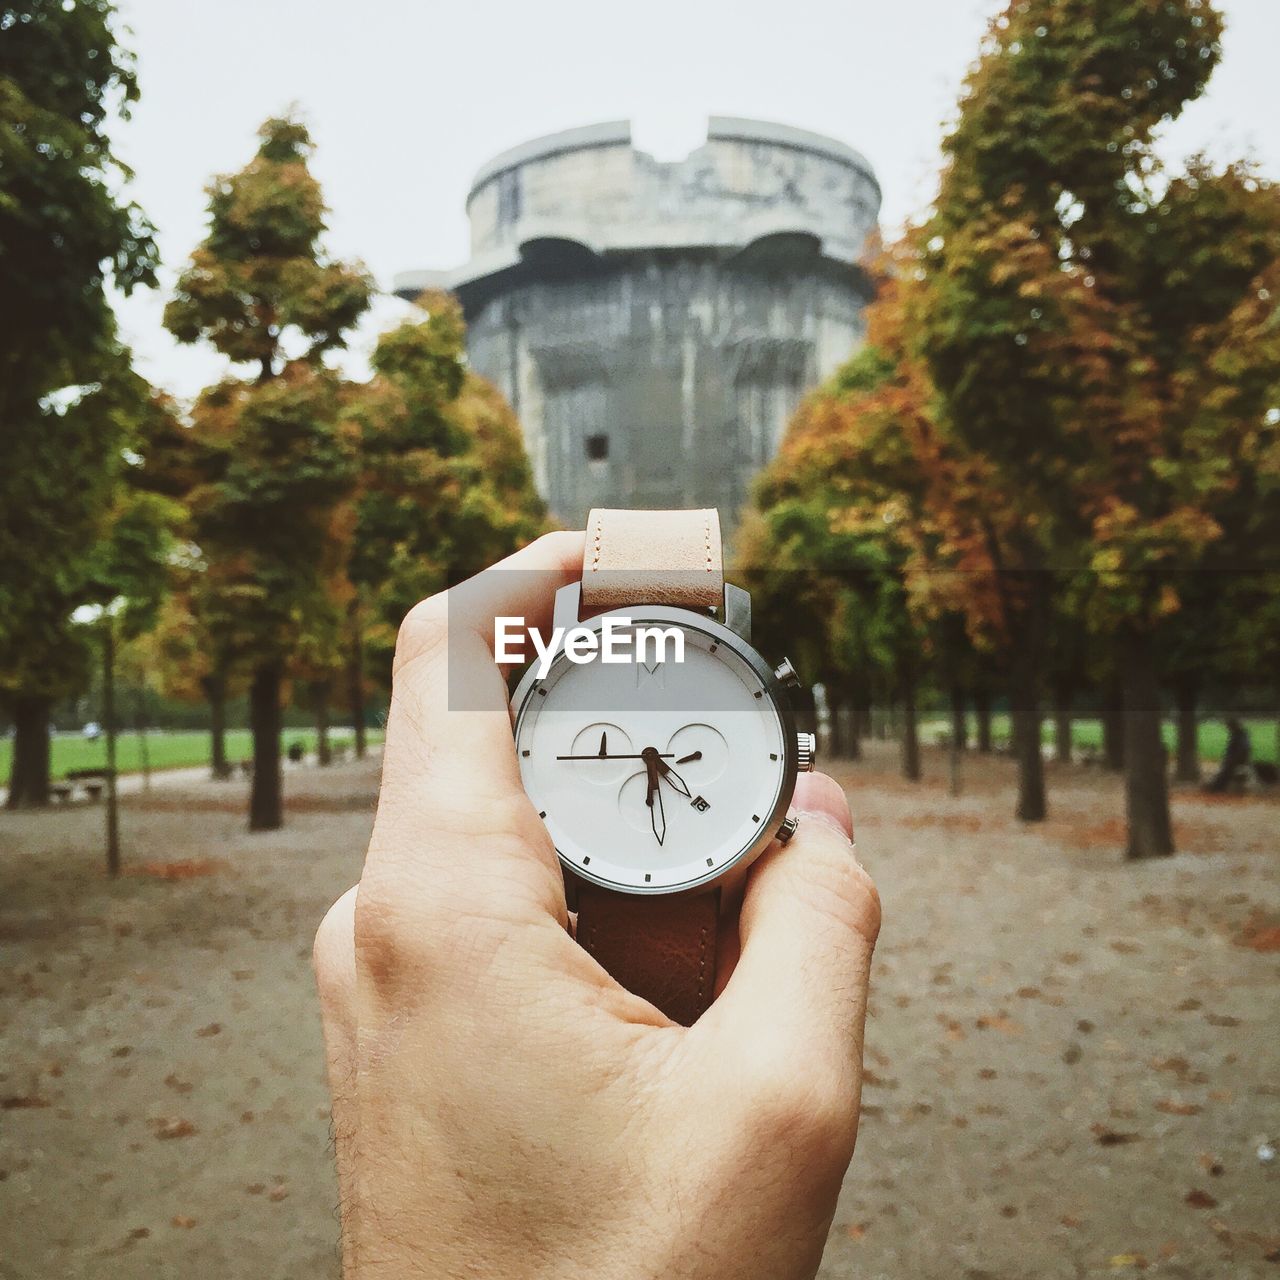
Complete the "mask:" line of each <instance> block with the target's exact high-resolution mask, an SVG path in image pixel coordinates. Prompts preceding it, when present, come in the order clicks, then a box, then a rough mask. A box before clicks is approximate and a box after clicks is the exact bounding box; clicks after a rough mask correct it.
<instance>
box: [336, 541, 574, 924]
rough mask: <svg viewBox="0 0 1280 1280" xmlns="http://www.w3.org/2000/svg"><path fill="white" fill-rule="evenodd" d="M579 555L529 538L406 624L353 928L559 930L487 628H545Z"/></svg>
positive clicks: (559, 896)
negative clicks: (482, 920) (465, 925)
mask: <svg viewBox="0 0 1280 1280" xmlns="http://www.w3.org/2000/svg"><path fill="white" fill-rule="evenodd" d="M582 545H583V535H582V534H581V533H576V534H575V533H561V534H550V535H548V536H547V537H544V538H540V539H538V541H537V542H535V543H533V544H532V545H531V546H528V547H526V548H525V549H524V550H523V551H520V552H517V553H516V554H515V555H513V556H510V557H508V558H507V559H506V560H503V561H502V562H500V563H499V564H497V565H495V566H494V567H493V568H491V569H487V570H485V572H484V573H482V574H479V575H478V576H477V577H475V578H472V579H470V580H469V581H468V582H465V583H462V584H461V585H460V586H458V587H455V588H453V589H452V590H450V591H448V592H445V593H443V594H442V595H439V596H434V597H432V598H431V599H430V600H427V601H424V602H423V603H422V604H420V605H418V606H416V607H415V608H414V609H413V610H412V611H411V613H410V614H409V616H408V617H407V618H406V619H405V622H404V625H403V626H402V628H401V631H400V636H399V639H398V642H397V645H396V663H395V671H394V675H393V683H392V696H391V712H390V717H389V720H388V725H387V738H386V745H385V748H384V752H383V778H382V790H381V793H380V796H379V801H378V815H377V819H376V822H375V826H374V836H373V840H372V842H371V844H370V847H369V855H368V859H367V862H366V865H365V872H364V875H363V877H362V889H361V898H360V902H361V907H360V911H361V916H362V919H367V920H370V921H374V922H376V923H378V924H386V925H388V926H389V927H390V928H391V929H392V930H393V931H397V930H400V929H401V928H402V927H403V928H406V929H407V930H408V931H409V932H410V933H412V934H414V935H416V936H427V935H428V934H429V933H430V932H431V930H430V928H429V925H430V924H431V922H430V921H428V920H425V919H424V915H425V914H430V913H431V912H432V911H433V910H434V911H436V912H437V913H438V914H443V915H446V916H449V917H456V916H457V915H458V914H459V913H460V912H466V913H472V914H474V913H477V912H480V913H483V912H490V913H493V914H496V915H498V916H503V917H507V918H511V917H513V916H515V915H518V914H520V912H525V913H526V914H527V912H528V911H529V910H532V911H533V912H534V913H535V914H536V913H542V914H544V915H545V914H546V913H547V912H548V911H550V912H552V913H553V914H555V915H557V916H558V917H560V918H561V919H562V918H563V915H564V889H563V881H562V878H561V875H560V871H559V868H558V865H557V863H556V858H555V850H554V848H553V847H552V844H551V841H550V838H549V837H548V836H547V833H546V829H545V828H544V827H543V826H542V824H541V822H539V820H538V818H537V814H536V812H535V811H534V810H533V807H532V805H531V804H530V803H529V801H528V798H527V797H526V796H525V794H524V791H523V789H522V787H521V785H520V774H519V769H518V767H517V765H516V759H515V745H514V741H513V738H512V733H511V718H510V713H509V710H508V697H507V688H506V683H505V680H504V678H503V675H502V673H501V671H500V670H499V669H498V666H497V665H496V664H495V662H494V656H493V649H492V645H493V639H494V619H495V618H496V617H521V618H525V619H527V620H528V622H529V624H530V625H533V626H537V627H539V628H546V627H547V626H548V625H549V624H550V622H551V615H552V608H553V603H554V596H555V592H556V590H557V589H558V588H559V587H561V586H563V585H564V584H565V583H566V582H569V581H571V580H572V579H573V578H574V577H575V576H576V574H577V573H578V572H579V571H580V569H581V563H582Z"/></svg>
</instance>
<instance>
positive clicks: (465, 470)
mask: <svg viewBox="0 0 1280 1280" xmlns="http://www.w3.org/2000/svg"><path fill="white" fill-rule="evenodd" d="M420 302H421V305H422V306H424V307H425V308H426V309H427V311H428V313H429V315H428V319H426V320H425V321H406V322H405V323H403V324H401V325H398V326H396V327H395V328H394V329H392V330H390V331H389V332H387V333H385V334H383V335H382V337H381V338H380V339H379V340H378V344H377V347H376V349H375V351H374V354H373V367H374V370H375V376H374V377H373V378H372V380H371V381H370V382H369V383H367V384H366V385H365V386H363V387H360V388H358V389H356V390H355V391H354V393H353V394H352V396H351V398H350V402H349V406H348V410H347V416H348V420H349V421H350V423H351V424H352V426H353V428H354V429H355V431H356V432H357V434H358V438H359V441H360V457H361V481H360V488H359V492H358V495H357V498H356V503H355V522H354V527H353V533H352V547H351V554H350V560H349V568H348V573H349V575H350V579H351V582H352V584H353V585H354V587H355V591H356V594H355V596H354V597H353V604H352V610H353V613H354V614H355V616H356V617H357V618H358V619H359V625H358V627H357V628H356V635H357V636H359V637H360V638H361V639H362V640H364V641H367V643H368V647H369V649H370V651H371V654H372V655H373V657H374V659H375V661H376V662H377V665H378V669H379V670H380V671H381V672H382V679H381V681H380V683H382V684H383V685H384V686H385V685H386V684H387V682H388V681H389V678H390V655H391V646H392V644H393V642H394V636H395V630H396V628H397V627H398V625H399V623H400V620H401V619H402V618H403V617H404V615H405V614H406V613H407V612H408V611H409V609H411V608H412V607H413V606H414V605H415V604H416V603H417V602H418V601H419V600H422V599H424V598H425V597H427V596H429V595H431V594H433V593H434V592H436V591H439V590H441V589H442V588H444V587H446V586H448V585H450V584H451V583H454V582H458V581H460V580H461V579H463V578H466V577H469V576H470V575H472V574H474V573H477V572H479V571H480V570H481V569H483V568H485V567H486V566H487V565H490V564H492V563H493V562H494V561H495V560H498V559H501V558H502V557H503V556H505V555H508V554H510V553H511V552H512V551H514V550H516V549H517V548H518V547H520V546H523V545H524V544H525V543H526V542H528V541H530V540H531V539H532V538H534V537H536V536H537V535H538V534H539V533H541V532H543V530H544V529H545V528H546V512H545V508H544V506H543V504H542V502H541V500H540V499H539V497H538V495H537V492H536V490H535V488H534V485H533V479H532V476H531V474H530V470H529V463H528V458H527V456H526V454H525V451H524V445H523V441H522V438H521V435H520V429H519V426H518V424H517V422H516V419H515V416H514V415H513V413H512V412H511V409H510V407H509V406H508V405H507V404H506V402H505V401H504V400H503V398H502V396H501V395H500V394H499V393H498V392H497V390H495V389H494V388H493V387H492V386H491V385H490V384H489V383H487V382H485V381H484V379H482V378H479V377H477V376H476V375H475V374H472V373H469V372H468V371H467V369H466V366H465V363H464V359H463V353H464V347H463V340H464V337H465V328H464V325H463V320H462V312H461V309H460V307H459V306H458V304H457V302H456V301H455V300H454V299H453V298H451V297H449V296H448V295H445V294H431V295H425V296H424V297H423V298H422V299H421V300H420Z"/></svg>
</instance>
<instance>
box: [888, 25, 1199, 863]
mask: <svg viewBox="0 0 1280 1280" xmlns="http://www.w3.org/2000/svg"><path fill="white" fill-rule="evenodd" d="M1220 30H1221V22H1220V19H1219V17H1218V15H1217V14H1216V12H1215V11H1214V10H1213V9H1212V8H1211V6H1210V5H1209V4H1208V3H1206V2H1205V0H1159V3H1150V2H1149V0H1114V2H1113V0H1108V2H1107V3H1102V2H1101V0H1066V2H1065V3H1060V2H1058V0H1014V3H1011V4H1010V5H1009V6H1008V8H1007V9H1006V10H1005V12H1004V13H1003V14H1002V15H1001V17H1000V18H999V19H998V20H997V21H996V23H995V24H994V25H993V28H992V30H991V33H990V35H989V37H988V39H987V42H986V44H985V46H984V50H983V53H982V57H981V59H980V61H979V63H978V64H977V66H976V68H975V70H974V71H973V73H972V74H971V76H970V78H969V81H968V85H967V90H966V94H965V97H964V99H963V101H962V104H961V112H960V116H959V119H958V122H957V125H956V127H955V129H954V130H953V132H952V133H951V135H950V136H949V137H948V139H947V141H946V144H945V151H946V154H947V158H948V163H947V168H946V170H945V172H944V175H943V179H942V184H941V189H940V192H939V197H938V201H937V204H936V206H935V210H934V213H933V216H932V217H931V218H930V219H929V221H928V222H927V224H926V225H925V227H924V228H923V231H922V233H921V236H920V240H919V246H920V260H919V272H920V277H921V287H920V289H919V290H918V295H917V299H918V304H917V306H916V307H915V308H914V310H913V313H912V330H913V333H914V337H915V341H916V350H917V352H918V354H919V356H920V358H921V360H922V361H923V362H924V363H925V364H926V367H927V368H928V370H929V373H930V376H931V378H932V381H933V383H934V386H935V387H936V389H937V392H938V399H937V415H936V417H937V424H938V429H939V432H940V434H941V437H942V439H943V440H944V442H945V444H946V447H947V449H948V450H949V451H950V452H951V454H952V455H953V457H955V458H956V459H957V460H958V461H959V462H961V463H965V462H968V461H970V460H971V461H972V462H973V463H974V464H975V467H976V471H975V474H977V475H978V476H979V478H980V484H979V485H978V486H976V487H975V493H980V492H981V490H982V489H983V488H985V490H986V499H985V500H984V499H981V498H980V499H979V505H980V506H981V507H982V508H983V509H984V511H985V513H986V514H985V515H984V517H983V521H984V526H985V532H986V541H987V553H988V555H989V557H990V560H991V563H992V566H993V568H994V569H995V570H996V571H997V573H998V575H999V581H1000V584H1001V601H1002V615H1003V616H1002V622H1003V630H1004V635H1005V639H1006V643H1007V644H1008V646H1009V653H1010V658H1011V677H1012V679H1011V686H1012V688H1011V693H1012V708H1013V712H1014V719H1015V738H1016V742H1017V747H1018V753H1019V763H1020V794H1019V814H1020V816H1022V817H1023V818H1026V819H1037V818H1040V817H1043V815H1044V811H1045V802H1044V787H1043V772H1042V767H1041V765H1040V756H1039V750H1040V748H1039V720H1040V712H1039V696H1040V684H1041V680H1042V678H1043V673H1044V669H1045V658H1046V650H1047V638H1048V624H1049V621H1050V618H1051V616H1052V615H1051V610H1052V598H1053V589H1054V587H1055V585H1056V584H1057V581H1058V579H1059V576H1060V575H1061V573H1063V572H1066V573H1068V574H1072V573H1079V572H1097V571H1099V570H1100V569H1101V568H1103V567H1105V566H1106V565H1107V564H1108V563H1109V562H1110V561H1109V560H1108V557H1110V559H1111V560H1113V561H1114V562H1115V570H1116V573H1117V574H1119V573H1121V572H1125V573H1128V574H1129V585H1130V587H1132V588H1134V589H1135V590H1136V589H1138V583H1139V581H1140V576H1141V575H1138V576H1134V574H1133V572H1132V571H1133V570H1135V569H1141V568H1144V567H1150V566H1151V565H1153V564H1156V563H1159V562H1166V563H1167V562H1168V560H1169V559H1170V558H1172V557H1175V556H1183V557H1187V556H1191V557H1194V556H1195V555H1196V554H1198V553H1199V551H1200V550H1201V549H1202V547H1203V545H1204V542H1205V540H1206V538H1207V537H1208V536H1210V532H1211V530H1210V524H1209V523H1208V522H1207V521H1205V520H1203V519H1198V518H1197V517H1196V516H1195V515H1194V514H1193V512H1192V510H1191V509H1190V508H1188V507H1186V506H1185V505H1182V504H1179V503H1178V502H1176V500H1175V501H1172V502H1168V501H1166V502H1165V503H1164V504H1163V506H1164V508H1165V509H1163V510H1161V511H1160V512H1159V513H1158V515H1157V521H1156V528H1155V529H1152V528H1151V527H1150V526H1148V527H1147V528H1145V529H1144V530H1143V531H1142V536H1143V537H1145V538H1146V539H1147V547H1148V551H1149V553H1148V554H1145V555H1144V554H1142V553H1141V552H1140V550H1139V548H1138V540H1139V539H1138V531H1137V527H1136V525H1134V524H1132V523H1131V524H1128V525H1126V524H1125V521H1126V520H1127V512H1126V510H1125V508H1126V506H1128V507H1132V503H1131V502H1127V501H1126V499H1127V498H1132V496H1133V494H1134V492H1135V487H1134V486H1140V485H1142V484H1144V483H1148V482H1150V481H1151V480H1153V479H1155V478H1157V477H1158V475H1159V464H1160V462H1161V461H1167V460H1169V459H1170V458H1171V457H1172V455H1170V454H1169V453H1167V452H1163V453H1162V449H1163V447H1164V445H1165V443H1166V441H1167V437H1164V438H1162V437H1161V424H1160V420H1159V414H1160V411H1161V409H1162V408H1163V407H1164V406H1163V405H1161V404H1160V396H1159V394H1158V391H1156V390H1155V389H1154V388H1153V386H1152V378H1151V375H1152V370H1151V367H1150V366H1151V362H1152V360H1153V352H1154V345H1155V344H1154V343H1153V341H1152V334H1153V329H1154V327H1155V326H1154V325H1153V323H1152V320H1153V316H1152V312H1153V310H1154V309H1155V308H1158V307H1159V306H1160V305H1163V304H1167V303H1168V301H1169V299H1168V295H1167V281H1161V282H1160V287H1159V288H1158V289H1157V290H1156V291H1155V292H1152V291H1151V289H1150V287H1149V286H1150V284H1151V283H1152V281H1150V280H1149V281H1147V282H1146V283H1147V286H1148V287H1147V288H1146V289H1145V291H1144V288H1143V283H1142V281H1141V280H1140V279H1139V278H1138V275H1137V273H1136V272H1135V262H1141V261H1142V255H1141V253H1140V248H1141V246H1140V241H1141V238H1142V236H1143V235H1144V234H1146V235H1150V234H1151V232H1152V231H1153V228H1152V227H1151V226H1150V225H1149V220H1150V218H1151V217H1152V211H1153V210H1154V209H1155V208H1156V207H1157V205H1158V204H1159V201H1158V199H1157V196H1156V188H1157V184H1156V182H1155V170H1156V162H1155V158H1154V153H1153V150H1152V134H1153V131H1154V130H1155V128H1156V127H1157V126H1158V125H1159V124H1161V123H1162V122H1164V121H1167V120H1169V119H1170V118H1172V117H1174V116H1176V115H1177V114H1178V113H1179V112H1180V111H1181V110H1182V108H1183V106H1184V105H1185V104H1186V103H1187V102H1189V101H1191V100H1192V99H1194V98H1195V97H1197V96H1198V95H1199V94H1200V93H1201V92H1202V91H1203V89H1204V86H1205V84H1206V83H1207V80H1208V77H1209V75H1210V73H1211V71H1212V69H1213V67H1214V65H1215V63H1216V61H1217V58H1218V55H1219V49H1218V43H1217V41H1218V36H1219V33H1220ZM1157 274H1158V273H1157ZM1195 469H1196V467H1195V465H1192V466H1190V467H1187V468H1185V469H1183V472H1184V473H1183V474H1182V475H1180V476H1178V477H1176V478H1169V479H1170V480H1171V483H1172V486H1173V488H1174V489H1177V487H1178V486H1179V485H1181V484H1183V483H1185V484H1187V485H1194V483H1195V481H1194V480H1193V479H1192V478H1191V473H1192V471H1194V470H1195ZM1117 480H1119V481H1120V482H1121V491H1119V492H1118V491H1117V484H1116V482H1117ZM1126 486H1127V487H1126ZM997 496H998V497H999V499H1000V501H999V503H998V504H997V505H992V504H991V502H990V499H992V498H995V497H997ZM1157 505H1161V504H1159V503H1157ZM1201 514H1202V513H1201ZM1122 544H1123V545H1122ZM1156 544H1159V550H1158V551H1156V550H1154V549H1153V548H1154V546H1155V545H1156ZM1100 555H1101V556H1102V559H1099V556H1100ZM1142 582H1143V585H1142V586H1141V588H1140V596H1134V595H1132V594H1131V595H1129V596H1128V597H1127V598H1126V599H1125V601H1124V605H1123V620H1122V619H1121V618H1120V617H1119V616H1118V615H1115V614H1113V616H1112V618H1111V619H1110V620H1109V621H1108V623H1107V624H1106V627H1107V629H1109V630H1110V631H1112V632H1113V633H1114V634H1116V635H1117V637H1118V643H1119V647H1120V649H1121V651H1122V654H1123V658H1124V669H1125V677H1126V686H1127V713H1126V730H1127V736H1128V739H1129V742H1128V744H1127V745H1128V750H1127V752H1126V759H1127V764H1126V768H1127V776H1128V787H1127V793H1128V798H1129V810H1130V831H1131V836H1130V852H1131V853H1132V854H1134V855H1140V854H1143V853H1148V852H1151V853H1154V852H1164V851H1167V849H1168V847H1171V842H1170V840H1169V838H1168V822H1167V796H1166V795H1165V791H1164V788H1163V785H1162V779H1163V774H1162V773H1158V771H1159V770H1160V769H1161V768H1162V756H1161V752H1160V741H1159V710H1158V697H1157V696H1156V693H1157V691H1156V689H1155V687H1154V685H1153V683H1152V680H1153V678H1154V677H1153V669H1152V664H1151V662H1150V644H1149V637H1150V631H1151V625H1152V623H1153V621H1154V619H1155V617H1156V616H1157V615H1158V614H1159V612H1160V609H1161V608H1162V607H1163V606H1162V604H1161V601H1162V599H1163V597H1164V593H1163V591H1162V590H1161V589H1160V587H1159V585H1158V584H1157V583H1156V582H1155V581H1154V580H1153V579H1151V578H1149V577H1148V578H1146V579H1143V580H1142ZM1101 597H1102V593H1097V594H1096V595H1095V599H1100V598H1101ZM1109 601H1110V605H1111V606H1112V607H1115V606H1116V605H1118V603H1119V601H1118V598H1117V597H1116V596H1115V595H1114V594H1112V595H1110V597H1109ZM1157 775H1158V776H1157ZM1162 811H1163V812H1162Z"/></svg>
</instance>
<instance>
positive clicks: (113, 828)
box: [102, 617, 120, 876]
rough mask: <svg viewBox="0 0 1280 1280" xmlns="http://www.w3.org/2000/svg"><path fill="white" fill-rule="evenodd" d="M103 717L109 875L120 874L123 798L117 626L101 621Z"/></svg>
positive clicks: (110, 621)
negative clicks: (119, 785) (118, 743)
mask: <svg viewBox="0 0 1280 1280" xmlns="http://www.w3.org/2000/svg"><path fill="white" fill-rule="evenodd" d="M102 721H103V725H102V727H103V729H104V730H105V731H106V736H107V776H106V784H107V805H106V819H107V875H109V876H118V875H119V874H120V801H119V795H118V793H117V791H116V630H115V621H114V619H112V618H110V617H107V618H104V619H103V623H102Z"/></svg>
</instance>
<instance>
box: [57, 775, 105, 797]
mask: <svg viewBox="0 0 1280 1280" xmlns="http://www.w3.org/2000/svg"><path fill="white" fill-rule="evenodd" d="M110 775H111V770H109V769H69V770H67V772H66V773H65V774H64V775H63V776H64V778H65V782H64V783H63V786H65V788H66V791H67V795H66V796H63V797H61V798H62V799H68V798H69V797H70V795H71V794H72V793H73V792H74V790H75V787H76V784H77V783H78V784H79V785H80V786H81V787H83V788H84V793H85V795H86V796H88V797H89V799H90V800H98V799H100V798H101V796H102V792H103V790H104V789H105V787H106V785H107V779H108V777H109V776H110ZM53 790H54V791H55V792H56V791H57V788H53Z"/></svg>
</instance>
